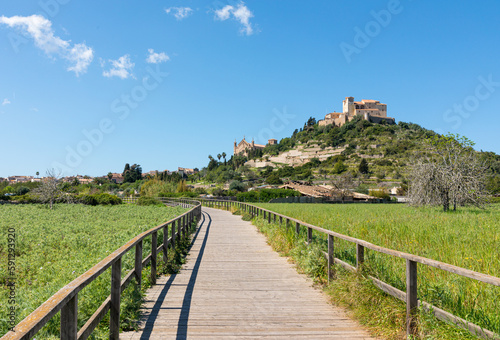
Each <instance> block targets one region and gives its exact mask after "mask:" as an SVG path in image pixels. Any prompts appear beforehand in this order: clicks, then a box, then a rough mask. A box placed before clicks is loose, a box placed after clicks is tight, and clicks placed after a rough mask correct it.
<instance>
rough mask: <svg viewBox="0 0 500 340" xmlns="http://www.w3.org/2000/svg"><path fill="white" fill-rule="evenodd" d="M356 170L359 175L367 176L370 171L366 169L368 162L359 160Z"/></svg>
mask: <svg viewBox="0 0 500 340" xmlns="http://www.w3.org/2000/svg"><path fill="white" fill-rule="evenodd" d="M358 170H359V172H360V173H361V174H367V173H369V172H370V169H369V168H368V162H367V161H366V159H364V158H363V159H361V162H360V163H359V167H358Z"/></svg>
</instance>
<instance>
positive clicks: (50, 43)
mask: <svg viewBox="0 0 500 340" xmlns="http://www.w3.org/2000/svg"><path fill="white" fill-rule="evenodd" d="M0 23H2V24H5V25H7V26H9V27H11V28H17V29H19V30H21V31H22V32H23V33H24V34H26V35H29V36H31V37H32V38H33V40H34V42H35V46H36V47H38V48H39V49H41V50H42V51H44V52H45V53H46V54H47V55H48V56H54V55H57V56H59V57H60V58H63V59H65V60H67V61H68V62H69V63H70V66H69V67H68V69H67V70H68V71H73V72H75V74H76V75H77V76H79V75H80V74H82V73H85V72H87V68H88V66H89V65H90V64H91V63H92V60H93V59H94V50H93V49H92V48H90V47H88V46H87V45H85V44H84V43H81V44H75V45H73V46H71V44H70V41H66V40H63V39H61V38H59V37H58V36H55V35H54V30H53V29H52V22H51V21H50V20H48V19H45V18H44V17H43V16H41V15H31V16H27V17H22V16H13V17H10V18H8V17H5V16H1V17H0Z"/></svg>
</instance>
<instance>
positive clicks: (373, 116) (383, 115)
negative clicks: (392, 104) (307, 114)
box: [318, 97, 395, 126]
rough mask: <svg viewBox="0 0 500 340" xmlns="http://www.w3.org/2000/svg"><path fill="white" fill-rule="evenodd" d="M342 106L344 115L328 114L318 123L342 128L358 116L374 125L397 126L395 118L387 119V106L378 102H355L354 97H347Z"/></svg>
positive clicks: (338, 113)
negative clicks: (386, 124) (383, 123)
mask: <svg viewBox="0 0 500 340" xmlns="http://www.w3.org/2000/svg"><path fill="white" fill-rule="evenodd" d="M342 104H343V105H342V113H340V112H332V113H329V114H327V115H326V116H325V119H323V120H320V121H318V124H319V126H326V125H330V124H334V125H335V126H342V125H344V124H345V123H346V122H348V121H349V120H351V119H353V118H354V117H356V116H358V117H362V118H363V119H364V120H367V121H369V122H373V123H381V122H386V123H388V124H395V119H394V118H391V117H387V104H382V103H381V102H379V101H378V100H368V99H363V100H361V101H360V102H355V101H354V97H346V98H345V99H344V101H343V102H342Z"/></svg>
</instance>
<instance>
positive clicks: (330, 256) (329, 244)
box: [328, 235, 335, 282]
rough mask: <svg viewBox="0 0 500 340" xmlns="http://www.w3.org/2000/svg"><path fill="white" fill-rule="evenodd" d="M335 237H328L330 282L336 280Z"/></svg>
mask: <svg viewBox="0 0 500 340" xmlns="http://www.w3.org/2000/svg"><path fill="white" fill-rule="evenodd" d="M333 250H334V248H333V236H332V235H328V282H330V281H331V280H333V278H334V275H335V274H334V259H333Z"/></svg>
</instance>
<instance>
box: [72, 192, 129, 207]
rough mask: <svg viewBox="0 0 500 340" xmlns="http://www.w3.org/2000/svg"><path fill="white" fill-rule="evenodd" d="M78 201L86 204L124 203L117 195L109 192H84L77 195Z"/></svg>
mask: <svg viewBox="0 0 500 340" xmlns="http://www.w3.org/2000/svg"><path fill="white" fill-rule="evenodd" d="M76 200H77V202H78V203H81V204H85V205H99V204H100V205H117V204H122V200H121V199H120V198H118V197H117V196H115V195H111V194H108V193H101V194H88V195H86V194H82V195H78V196H76Z"/></svg>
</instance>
